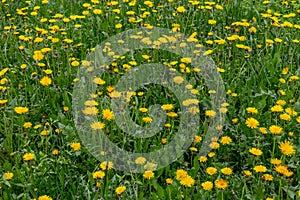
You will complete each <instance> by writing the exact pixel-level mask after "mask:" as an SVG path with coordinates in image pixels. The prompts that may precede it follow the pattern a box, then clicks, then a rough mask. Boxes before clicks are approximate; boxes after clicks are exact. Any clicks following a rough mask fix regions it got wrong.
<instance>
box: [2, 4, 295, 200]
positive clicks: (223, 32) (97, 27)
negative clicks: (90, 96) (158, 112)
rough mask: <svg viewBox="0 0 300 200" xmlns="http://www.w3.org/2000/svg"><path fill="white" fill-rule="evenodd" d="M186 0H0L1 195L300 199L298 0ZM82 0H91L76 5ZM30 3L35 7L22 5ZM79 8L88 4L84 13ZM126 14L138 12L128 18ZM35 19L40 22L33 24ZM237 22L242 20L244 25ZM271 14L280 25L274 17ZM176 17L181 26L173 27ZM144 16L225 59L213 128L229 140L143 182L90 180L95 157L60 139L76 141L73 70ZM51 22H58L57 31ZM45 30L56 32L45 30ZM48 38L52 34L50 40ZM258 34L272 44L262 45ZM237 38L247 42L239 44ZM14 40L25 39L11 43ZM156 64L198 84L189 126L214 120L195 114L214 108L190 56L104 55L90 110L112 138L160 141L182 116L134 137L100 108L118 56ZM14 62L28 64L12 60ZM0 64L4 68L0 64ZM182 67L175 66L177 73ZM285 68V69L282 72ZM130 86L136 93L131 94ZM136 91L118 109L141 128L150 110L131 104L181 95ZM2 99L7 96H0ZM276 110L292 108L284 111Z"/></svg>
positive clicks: (143, 144)
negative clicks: (218, 123)
mask: <svg viewBox="0 0 300 200" xmlns="http://www.w3.org/2000/svg"><path fill="white" fill-rule="evenodd" d="M194 2H195V3H199V4H197V5H192V3H189V2H188V1H173V2H172V1H156V0H155V1H153V7H149V6H148V5H146V4H147V2H146V4H145V3H144V1H139V0H137V2H136V3H135V4H130V2H129V1H128V2H126V1H125V0H123V1H119V3H118V4H117V5H110V4H109V1H107V0H105V1H104V0H103V1H99V3H98V4H96V3H95V4H93V3H92V2H90V1H87V0H86V1H84V0H78V1H63V0H60V1H58V0H56V1H49V2H48V3H47V4H43V3H42V1H40V0H36V1H16V0H15V1H13V0H7V1H4V0H2V3H0V5H1V6H0V14H1V15H0V16H1V20H0V33H1V34H0V49H1V53H0V119H1V120H0V199H4V200H6V199H34V198H36V199H38V198H39V197H40V199H42V198H41V196H43V195H48V196H49V197H51V198H52V199H101V198H102V199H267V198H273V199H278V200H279V199H299V198H300V193H299V191H300V187H299V185H300V184H299V181H300V171H299V152H300V140H299V127H300V115H299V113H300V103H299V102H300V101H299V100H300V95H299V86H300V84H299V73H300V71H299V66H300V59H299V58H300V56H299V51H300V48H299V44H300V41H299V40H300V31H299V28H300V24H299V15H300V4H299V3H298V2H297V1H282V2H281V1H269V2H267V1H264V2H262V1H257V2H255V3H251V2H248V1H222V2H219V3H217V2H215V4H214V5H211V6H208V4H209V3H208V2H204V1H199V2H196V1H194ZM84 3H89V4H90V5H87V7H84ZM148 3H149V2H148ZM217 5H218V6H217ZM37 6H39V7H37ZM179 6H183V7H184V8H185V11H184V12H183V13H180V12H178V11H177V8H178V7H179ZM219 6H221V7H219ZM88 7H90V8H88ZM221 8H222V9H221ZM19 9H23V13H25V14H21V13H20V12H19V14H18V10H19ZM35 9H36V15H35V13H32V12H33V11H34V10H35ZM95 9H100V10H102V13H101V14H99V15H97V14H95V13H93V10H95ZM116 9H118V10H116ZM84 11H85V12H87V11H88V12H89V13H88V14H87V13H84V14H83V12H84ZM127 11H134V14H133V15H128V13H126V12H127ZM118 12H119V13H118ZM145 12H146V13H145ZM266 13H269V14H270V15H266ZM291 13H294V14H292V15H291ZM57 14H61V15H62V17H61V18H60V16H59V15H57ZM74 16H77V18H76V17H75V18H76V19H75V18H74ZM78 16H79V17H78ZM83 16H84V17H83ZM144 16H146V17H144ZM66 18H67V19H68V20H66ZM130 18H135V20H139V19H141V21H139V22H132V19H130ZM41 19H47V21H45V22H42V21H41ZM51 19H55V22H51V21H49V20H51ZM212 19H213V20H216V24H210V23H208V21H209V20H212ZM243 20H245V22H247V23H242V22H243ZM277 20H278V22H277V23H278V25H276V24H274V22H275V21H277ZM67 21H68V22H67ZM130 21H131V22H130ZM237 22H240V23H238V24H237ZM234 23H235V24H234ZM117 24H122V27H121V28H116V25H117ZM174 24H178V25H179V26H180V28H179V29H177V30H175V28H174V27H175V26H174ZM79 25H80V26H79ZM147 25H150V26H154V27H162V28H167V29H173V30H174V31H178V32H181V33H183V34H184V35H187V36H190V35H192V34H193V33H195V32H196V33H197V35H196V36H195V38H196V39H198V42H199V43H200V44H202V45H203V46H204V47H205V50H213V53H212V54H210V55H209V56H211V58H212V59H213V60H214V62H215V64H216V65H217V67H219V68H221V69H224V72H220V74H221V76H222V79H223V81H224V86H225V90H226V92H227V93H226V102H227V103H228V106H227V107H226V108H227V109H228V110H227V112H226V114H225V115H226V120H225V122H224V123H223V124H222V126H223V129H222V130H221V131H220V132H221V133H222V134H221V137H222V136H228V137H230V138H231V139H232V142H231V143H230V144H228V145H225V144H222V143H221V141H220V140H219V141H218V143H219V145H220V146H219V148H217V149H211V150H210V153H214V154H215V155H214V156H211V157H210V156H209V155H211V154H209V155H205V156H206V157H207V161H206V162H199V161H198V159H199V154H198V153H197V152H193V151H191V150H190V149H188V150H187V151H185V152H184V154H183V155H182V156H181V157H180V158H178V159H177V160H176V161H175V162H173V163H172V164H170V165H168V166H167V167H165V168H162V169H159V170H157V171H154V174H155V175H154V177H153V178H151V179H150V180H148V179H146V178H144V177H143V174H142V173H140V174H134V173H128V172H122V171H118V170H116V169H110V170H103V171H104V172H105V177H103V178H102V179H99V178H98V179H97V178H93V173H94V172H96V171H99V170H101V167H100V163H101V162H100V161H99V160H97V159H96V158H95V157H93V156H92V155H91V154H90V152H89V150H88V149H87V148H85V146H84V145H83V144H81V148H80V149H79V150H76V149H73V148H72V147H71V146H70V145H71V144H72V143H74V142H79V143H80V142H81V141H80V137H79V135H78V132H77V130H76V128H75V124H74V119H73V118H74V117H73V115H72V111H73V110H72V95H73V87H74V85H75V84H76V81H77V80H76V78H77V72H78V70H79V69H80V67H81V64H82V63H84V62H83V61H84V60H86V59H87V56H88V55H89V54H90V53H91V52H93V48H95V47H96V46H97V45H99V44H101V42H103V41H105V40H106V39H108V38H109V37H112V36H114V35H116V34H118V33H121V32H123V31H126V30H129V29H135V28H141V27H145V26H147ZM53 26H57V27H58V30H56V28H57V27H53ZM289 26H291V27H289ZM251 27H255V29H256V32H251V31H250V30H249V29H250V28H251ZM54 29H55V30H56V31H52V30H54ZM149 30H150V29H149ZM252 30H253V29H252ZM235 34H236V35H238V36H239V37H237V38H236V39H235V40H230V36H233V35H235ZM242 36H244V38H243V37H242ZM228 37H229V39H228ZM36 38H43V41H41V42H35V39H36ZM53 38H57V40H58V41H57V42H55V41H53ZM275 38H277V39H275ZM65 39H71V40H72V42H70V43H68V40H67V41H66V40H65ZM220 39H224V40H225V43H224V44H217V42H216V41H215V40H220ZM268 39H270V40H272V42H273V43H272V44H270V43H268ZM280 40H282V41H281V42H280ZM211 43H212V44H211ZM237 44H243V45H245V46H247V47H245V46H244V47H245V49H243V48H239V47H240V46H236V45H237ZM22 46H24V49H20V47H22ZM44 48H50V50H49V52H48V53H43V55H44V58H43V59H41V60H40V61H36V60H34V58H33V56H34V52H35V51H39V50H42V49H44ZM44 50H45V49H44ZM143 55H148V56H149V59H148V58H147V59H145V58H143ZM73 61H78V62H79V64H80V65H79V66H73V65H74V63H73V64H72V62H73ZM131 61H135V62H136V64H137V65H136V66H135V65H134V64H132V63H130V62H131ZM175 61H177V63H174V62H175ZM155 62H157V63H163V64H165V65H166V66H168V67H170V68H171V67H172V68H174V69H176V70H177V71H178V73H181V74H182V76H183V77H184V78H185V79H186V80H188V81H190V82H191V84H192V85H193V88H196V89H197V90H198V94H197V95H196V96H197V99H198V100H199V109H200V126H199V131H198V132H197V133H196V134H197V135H199V136H201V137H202V138H203V139H204V138H205V134H206V130H207V126H208V124H209V122H212V120H213V119H214V118H210V117H208V116H206V115H205V111H206V110H210V109H214V108H211V105H210V100H211V99H210V94H209V88H208V87H207V85H206V84H205V82H204V81H203V80H202V78H201V76H198V74H197V73H195V72H193V71H192V68H193V67H192V65H191V64H186V66H185V67H182V66H181V67H180V64H181V57H180V56H178V55H175V54H173V53H170V52H167V51H164V50H158V49H143V50H136V51H131V52H130V53H127V54H125V55H124V57H123V58H119V59H115V60H114V61H113V62H112V63H111V64H109V66H108V68H107V70H106V72H105V73H104V74H103V75H102V77H101V78H102V79H103V80H105V84H104V85H101V86H99V87H97V90H96V92H99V93H101V94H100V95H99V96H98V97H97V98H95V100H96V101H97V102H98V103H99V105H98V109H99V111H100V112H99V115H98V116H97V117H98V119H99V120H101V121H103V122H104V123H105V128H104V129H103V130H104V132H105V133H106V134H107V136H108V137H109V139H110V140H111V141H112V142H114V143H115V144H117V145H118V146H119V147H122V148H123V149H125V150H128V151H135V152H150V151H153V150H156V149H160V148H163V147H164V144H163V143H162V139H166V140H167V144H168V143H170V142H171V141H172V139H173V138H174V135H175V133H176V132H177V131H178V125H179V123H180V118H179V117H177V118H176V117H175V118H171V117H167V123H170V125H171V127H163V128H162V131H161V132H160V133H158V134H156V135H154V136H153V137H150V138H147V139H136V138H135V137H133V136H128V135H126V134H124V132H123V131H122V130H121V129H120V127H118V126H117V124H116V122H114V120H111V121H109V120H106V119H103V117H102V116H101V111H102V110H103V109H106V108H109V107H110V100H111V99H110V97H109V93H110V92H109V91H108V89H107V86H115V85H116V84H117V83H118V81H119V80H120V79H121V78H122V77H123V76H125V75H126V74H127V71H126V65H127V66H128V65H130V66H131V70H132V69H135V68H137V66H138V65H141V64H146V63H155ZM24 64H25V65H26V67H22V66H25V65H24ZM43 65H44V66H43ZM124 66H125V68H124ZM5 68H8V70H7V72H5V73H4V69H5ZM183 68H184V71H181V69H183ZM286 68H288V71H287V73H283V71H284V70H285V69H286ZM46 69H51V70H52V73H49V74H48V75H46V72H45V71H44V70H46ZM1 70H3V71H1ZM188 70H191V72H190V73H189V72H187V71H188ZM1 72H3V73H1ZM44 76H48V77H49V78H51V80H52V82H51V84H50V85H48V86H44V85H42V84H41V83H40V80H41V79H42V77H44ZM291 77H292V79H293V80H291ZM279 79H282V80H285V81H286V83H282V82H283V81H282V82H280V81H279ZM138 92H143V94H142V95H138ZM136 93H137V95H135V96H133V97H131V99H130V102H129V103H128V109H129V111H130V114H131V119H132V120H133V122H135V123H137V124H139V125H141V126H142V127H143V126H144V127H146V126H148V125H147V124H146V123H145V122H143V120H142V117H144V116H149V111H148V112H147V113H142V112H141V111H139V109H140V108H143V107H145V108H148V109H149V107H150V105H153V104H160V105H163V104H173V105H174V107H175V108H174V110H173V111H174V112H176V113H178V114H179V116H180V114H181V112H180V111H181V108H180V102H179V100H178V99H177V98H176V96H174V94H173V93H172V90H169V89H167V88H165V87H162V86H160V85H157V84H149V85H146V86H144V87H141V88H139V89H138V90H137V91H136ZM1 100H7V102H2V103H1ZM278 100H284V101H285V102H286V104H285V105H283V108H284V110H283V111H282V112H278V113H277V112H272V111H271V107H273V106H274V105H276V104H277V103H278V102H277V101H278ZM17 106H23V107H27V108H28V109H29V111H28V112H27V113H25V114H17V113H16V112H15V111H14V108H15V107H17ZM223 107H224V106H223ZM248 107H255V108H257V110H258V113H256V114H250V113H249V112H247V110H246V109H247V108H248ZM66 108H68V109H66ZM286 108H289V109H292V110H294V111H295V112H297V113H296V114H295V115H294V116H293V115H292V114H293V113H291V112H290V111H289V110H286ZM215 111H217V110H215ZM283 113H287V114H288V115H289V116H290V117H291V119H290V120H283V119H281V118H280V115H281V114H283ZM250 117H253V118H255V119H257V120H258V121H259V126H258V127H257V128H253V129H251V128H249V127H247V125H246V124H245V122H246V120H247V119H249V118H250ZM235 118H237V119H238V122H236V123H234V122H233V121H232V120H233V119H235ZM25 122H31V123H32V126H31V127H28V128H25V127H24V126H23V125H24V123H25ZM271 125H278V126H280V127H281V128H282V129H283V131H282V133H280V134H278V135H274V134H272V133H271V132H270V130H269V127H270V126H271ZM262 127H265V128H266V129H267V134H263V133H261V131H260V128H262ZM43 130H48V134H47V135H42V134H41V132H42V131H43ZM221 137H220V138H221ZM220 138H219V139H220ZM285 140H287V141H290V142H291V145H292V146H293V148H294V149H295V153H292V155H291V156H288V155H284V153H283V152H282V151H281V150H280V149H279V145H280V144H282V142H283V141H285ZM202 145H203V141H201V142H199V143H197V142H193V143H192V145H191V147H195V148H197V149H198V150H200V148H201V146H202ZM251 148H257V149H260V150H261V151H262V152H263V154H262V155H260V156H254V155H252V154H251V153H250V152H249V149H251ZM53 150H58V154H57V155H55V154H53ZM25 153H34V154H35V158H34V159H33V160H31V161H24V159H23V156H24V154H25ZM273 158H278V159H280V160H281V162H282V164H281V166H285V165H286V166H287V169H288V170H286V171H285V172H293V174H292V175H291V176H289V175H288V174H286V173H283V174H282V173H281V174H280V173H279V172H278V170H275V167H276V165H275V164H271V162H270V161H271V159H273ZM114 164H116V163H114ZM257 165H263V166H265V167H266V168H267V171H266V172H263V173H257V172H255V170H254V167H255V166H257ZM277 166H280V165H277ZM114 167H115V168H116V166H114ZM207 167H215V168H216V169H217V170H218V171H217V173H216V174H214V175H209V174H207V173H206V169H207ZM224 167H229V168H231V169H232V171H233V173H232V174H231V175H225V174H223V173H222V172H221V169H222V168H224ZM179 169H184V170H186V171H187V173H188V174H189V175H190V176H191V178H192V179H193V180H194V181H195V184H193V185H192V186H191V187H187V186H184V185H182V182H181V180H177V179H176V172H177V170H179ZM244 170H249V171H251V172H252V176H251V177H249V176H246V175H245V174H244ZM8 172H11V173H13V177H12V178H11V179H10V178H8V177H7V176H6V175H5V174H6V173H8ZM264 174H269V175H272V177H273V180H271V181H267V180H264V179H263V178H262V177H263V175H264ZM167 178H171V179H173V183H172V184H167V183H166V179H167ZM219 178H222V179H225V180H226V181H227V182H228V187H226V188H225V189H218V188H217V186H216V185H215V181H216V180H217V179H219ZM206 181H211V182H212V183H214V186H213V188H212V189H211V190H204V188H203V187H202V185H201V184H202V183H203V182H206ZM121 185H124V186H126V190H125V191H124V193H122V194H121V195H117V194H116V191H115V190H116V188H117V187H119V186H121Z"/></svg>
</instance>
